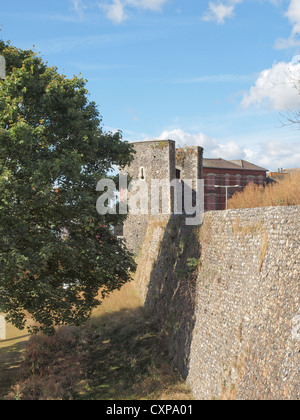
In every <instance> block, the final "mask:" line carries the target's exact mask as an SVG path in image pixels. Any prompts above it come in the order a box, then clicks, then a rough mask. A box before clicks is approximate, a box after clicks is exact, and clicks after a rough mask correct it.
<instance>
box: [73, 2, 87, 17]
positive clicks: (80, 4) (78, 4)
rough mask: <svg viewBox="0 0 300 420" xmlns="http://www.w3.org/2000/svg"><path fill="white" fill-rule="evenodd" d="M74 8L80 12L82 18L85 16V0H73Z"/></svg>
mask: <svg viewBox="0 0 300 420" xmlns="http://www.w3.org/2000/svg"><path fill="white" fill-rule="evenodd" d="M71 2H72V9H73V10H74V11H75V12H76V13H77V14H78V16H79V17H80V19H83V17H84V11H85V9H87V7H86V5H85V4H84V3H83V0H71Z"/></svg>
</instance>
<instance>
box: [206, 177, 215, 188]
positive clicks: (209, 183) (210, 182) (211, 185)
mask: <svg viewBox="0 0 300 420" xmlns="http://www.w3.org/2000/svg"><path fill="white" fill-rule="evenodd" d="M206 185H207V188H208V189H209V190H214V189H215V185H216V175H215V174H207V178H206Z"/></svg>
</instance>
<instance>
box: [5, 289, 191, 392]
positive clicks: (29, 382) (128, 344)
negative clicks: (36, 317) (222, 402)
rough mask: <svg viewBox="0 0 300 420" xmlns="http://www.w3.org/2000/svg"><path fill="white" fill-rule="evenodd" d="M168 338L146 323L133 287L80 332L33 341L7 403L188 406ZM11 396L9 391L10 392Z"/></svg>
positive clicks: (115, 295)
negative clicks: (119, 402)
mask: <svg viewBox="0 0 300 420" xmlns="http://www.w3.org/2000/svg"><path fill="white" fill-rule="evenodd" d="M167 339H168V338H167V336H166V334H165V333H164V332H163V331H160V330H159V329H158V328H157V327H156V325H154V324H153V323H152V322H151V321H149V320H148V319H147V316H146V315H145V313H144V310H143V307H142V305H141V301H140V298H139V295H138V293H137V291H136V289H135V286H134V284H128V285H126V286H125V287H124V288H123V289H122V290H121V291H120V292H115V293H113V294H112V295H111V297H110V298H108V299H107V300H106V301H105V302H104V303H103V305H102V306H101V307H100V308H99V309H98V310H97V311H95V312H94V314H93V317H92V319H91V320H90V321H89V322H88V323H87V324H86V325H85V326H84V327H80V328H75V327H64V328H60V329H58V330H57V332H56V334H55V335H54V336H53V337H47V336H44V335H41V334H40V335H38V336H34V337H32V338H31V339H30V340H29V342H28V345H27V347H26V351H25V353H23V356H24V360H23V362H22V365H21V367H20V368H19V380H18V382H17V383H14V386H13V387H12V388H11V390H10V392H9V393H7V394H6V395H7V396H6V398H7V399H18V400H140V399H143V400H145V399H150V400H177V399H179V400H189V399H192V395H191V393H190V391H189V389H188V388H187V386H186V385H185V383H184V381H183V380H182V379H181V377H180V375H179V374H178V372H176V371H174V370H173V369H172V368H171V366H170V361H169V358H168V350H167V348H168V346H167ZM6 391H7V387H6Z"/></svg>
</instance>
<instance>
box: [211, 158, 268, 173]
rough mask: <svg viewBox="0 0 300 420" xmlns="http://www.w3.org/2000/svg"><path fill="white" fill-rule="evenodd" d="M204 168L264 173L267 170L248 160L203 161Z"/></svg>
mask: <svg viewBox="0 0 300 420" xmlns="http://www.w3.org/2000/svg"><path fill="white" fill-rule="evenodd" d="M203 167H204V168H215V169H236V170H241V169H242V170H245V171H262V172H266V171H267V169H265V168H262V167H260V166H257V165H254V164H253V163H250V162H247V161H246V160H225V159H221V158H219V159H207V158H205V159H203Z"/></svg>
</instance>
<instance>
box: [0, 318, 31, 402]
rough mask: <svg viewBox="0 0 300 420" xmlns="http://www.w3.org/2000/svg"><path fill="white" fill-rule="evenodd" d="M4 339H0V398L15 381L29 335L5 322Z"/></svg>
mask: <svg viewBox="0 0 300 420" xmlns="http://www.w3.org/2000/svg"><path fill="white" fill-rule="evenodd" d="M6 337H7V338H6V340H1V341H0V399H2V398H3V397H4V396H5V395H6V394H7V393H8V392H9V390H10V388H11V387H12V386H13V385H14V383H15V382H16V381H17V375H18V371H19V368H20V364H21V362H22V355H23V352H24V350H25V347H26V343H27V341H28V339H29V335H28V334H26V332H24V331H20V330H18V329H16V328H15V327H13V326H12V325H11V324H7V331H6Z"/></svg>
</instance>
